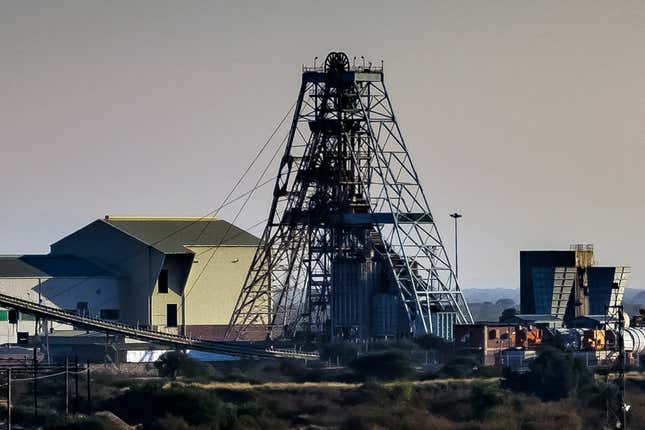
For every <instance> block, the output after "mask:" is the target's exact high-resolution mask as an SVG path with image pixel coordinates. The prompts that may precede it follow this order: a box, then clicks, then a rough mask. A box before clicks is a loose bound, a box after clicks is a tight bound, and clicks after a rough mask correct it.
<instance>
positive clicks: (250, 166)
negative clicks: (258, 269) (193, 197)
mask: <svg viewBox="0 0 645 430" xmlns="http://www.w3.org/2000/svg"><path fill="white" fill-rule="evenodd" d="M295 106H296V102H294V103H293V104H292V105H291V107H289V109H288V110H287V112H286V113H285V115H284V116H283V117H282V119H281V120H280V121H279V122H278V124H277V125H276V126H275V127H274V129H273V131H272V132H271V134H270V135H269V138H268V139H267V140H266V142H264V144H263V145H262V146H261V147H260V149H259V151H258V152H257V154H255V156H254V157H253V159H252V160H251V163H250V164H249V165H248V166H247V167H246V169H245V170H244V172H243V173H242V175H241V176H240V178H239V179H238V180H237V182H236V183H235V185H234V186H233V188H232V189H231V190H230V191H229V193H228V194H227V195H226V197H225V199H224V202H223V203H222V204H221V205H220V206H219V207H217V208H215V209H213V210H212V211H209V212H208V213H206V214H205V215H202V216H201V217H199V218H197V219H196V220H194V221H191V222H190V223H188V224H186V225H183V226H182V227H180V228H177V229H176V230H174V231H172V232H171V233H169V234H167V235H166V236H164V237H162V238H160V239H158V240H156V241H154V242H152V243H151V244H149V246H152V247H154V246H155V245H158V244H159V243H161V242H163V241H165V240H167V239H169V238H171V237H172V236H174V235H176V234H178V233H180V232H182V231H184V230H186V229H188V228H190V227H192V226H193V225H195V224H197V223H198V222H201V221H202V220H204V219H205V218H208V217H211V216H214V215H217V214H218V213H219V211H220V210H221V209H223V208H225V207H227V206H230V205H231V204H232V203H234V202H236V201H238V200H240V199H242V198H243V197H244V196H247V195H251V194H253V192H255V190H257V189H258V188H261V187H263V186H265V185H267V184H268V183H270V182H272V181H273V180H274V179H275V177H274V178H271V179H268V180H267V181H265V182H263V183H256V184H255V186H254V187H253V188H252V189H250V190H249V191H247V192H245V193H243V194H241V195H239V196H237V197H235V198H234V199H230V197H231V195H232V194H233V193H234V192H235V190H236V189H237V188H238V186H239V185H240V184H241V182H242V181H243V180H244V178H245V177H246V175H247V174H248V173H249V171H250V170H251V169H252V168H253V166H254V165H255V163H256V162H257V160H258V159H259V158H260V156H261V155H262V153H263V152H264V151H265V150H266V148H267V147H268V146H269V143H270V142H271V140H272V139H273V137H275V135H276V134H277V132H278V130H279V129H280V127H281V126H282V125H283V124H284V122H285V121H286V119H287V118H288V117H289V115H290V114H291V112H292V111H293V109H294V107H295ZM273 158H275V154H274V156H273V157H272V158H271V161H273ZM264 171H266V168H265V170H264ZM263 176H264V174H263V175H262V176H261V178H262V177H263ZM229 199H230V200H229ZM247 201H248V199H247ZM234 222H235V221H234ZM207 226H208V224H206V225H205V226H204V228H203V229H202V231H201V232H200V234H199V235H198V236H197V238H196V239H195V240H198V239H199V238H200V237H201V235H202V234H203V233H204V231H205V229H206V227H207ZM229 229H230V226H229ZM218 246H219V245H218ZM142 253H143V251H137V252H135V253H134V254H131V255H129V256H126V257H124V258H123V259H121V260H119V261H118V263H123V262H125V261H128V260H131V259H133V258H134V257H136V256H138V255H140V254H142ZM88 281H89V278H86V279H83V280H82V281H80V282H78V283H76V284H74V285H72V286H70V287H68V288H66V289H65V290H63V291H60V292H58V293H57V294H54V295H52V296H50V297H49V298H50V299H54V298H56V297H59V296H61V295H63V294H65V293H67V292H69V291H71V290H73V289H75V288H77V287H79V286H81V285H83V284H84V283H85V282H88Z"/></svg>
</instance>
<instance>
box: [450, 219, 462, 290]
mask: <svg viewBox="0 0 645 430" xmlns="http://www.w3.org/2000/svg"><path fill="white" fill-rule="evenodd" d="M462 216H463V215H462V214H460V213H457V212H455V213H452V214H450V217H451V218H452V219H454V220H455V279H459V260H458V258H459V254H458V253H457V220H458V219H459V218H461V217H462Z"/></svg>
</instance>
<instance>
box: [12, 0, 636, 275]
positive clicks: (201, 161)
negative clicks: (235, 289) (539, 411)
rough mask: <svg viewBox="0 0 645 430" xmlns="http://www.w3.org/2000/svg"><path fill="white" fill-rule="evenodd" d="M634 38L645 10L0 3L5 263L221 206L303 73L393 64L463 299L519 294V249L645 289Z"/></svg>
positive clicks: (256, 215) (448, 4)
mask: <svg viewBox="0 0 645 430" xmlns="http://www.w3.org/2000/svg"><path fill="white" fill-rule="evenodd" d="M643 41H645V3H644V2H642V1H609V0H608V1H566V2H565V1H540V2H537V1H518V0H514V1H489V2H484V1H470V2H461V1H442V2H439V1H419V2H412V1H399V2H393V1H375V0H369V1H343V2H331V1H328V2H325V1H317V2H309V1H292V2H286V1H270V2H268V1H257V2H244V1H230V2H220V1H209V2H206V1H204V2H198V1H181V2H179V1H135V2H130V1H55V2H54V1H23V0H15V1H6V0H4V1H2V0H0V62H1V63H2V66H1V67H0V145H1V149H2V152H1V153H0V198H1V199H2V202H3V205H2V210H0V252H1V253H9V254H16V253H39V252H47V251H48V245H49V244H50V243H52V242H54V241H55V240H57V239H59V238H61V237H62V236H64V235H65V234H67V233H69V232H71V231H73V230H75V229H77V228H79V227H81V226H83V225H84V224H86V223H88V222H90V221H91V220H93V219H95V218H98V217H101V216H103V215H105V214H106V213H114V214H150V215H168V214H178V215H202V214H204V213H206V212H208V211H210V210H212V209H214V208H215V207H217V206H218V205H219V203H220V202H221V201H222V200H223V198H224V196H225V195H226V194H227V193H228V191H229V190H230V189H231V187H232V186H233V184H234V183H235V180H236V178H237V177H238V176H239V175H240V173H241V172H242V171H243V170H244V168H245V167H246V166H247V165H248V163H249V161H250V159H251V158H252V157H253V155H254V154H255V153H256V151H257V150H258V148H259V147H260V146H261V145H262V144H263V143H264V141H265V140H266V139H267V137H268V136H269V134H270V133H271V131H272V129H273V127H274V126H275V124H276V123H277V122H278V121H279V120H280V118H281V117H282V116H283V115H284V113H285V112H286V110H287V109H288V107H289V106H290V105H291V103H293V101H294V100H295V97H296V95H297V91H298V86H299V81H300V67H301V65H302V64H303V63H311V62H312V60H313V57H314V56H319V57H324V56H325V55H326V54H327V52H329V51H331V50H344V51H346V52H347V53H348V54H349V55H350V57H352V56H361V55H364V56H366V57H369V58H371V59H373V60H375V61H380V59H383V60H384V61H385V70H386V84H387V86H388V90H389V92H390V95H391V98H392V101H393V103H394V107H395V109H396V112H397V118H398V119H399V122H400V125H401V127H402V130H403V133H404V136H405V138H406V139H407V144H408V147H409V149H410V152H411V153H412V156H413V159H414V161H415V164H416V168H417V170H418V172H419V174H420V176H421V179H422V181H423V184H424V186H425V188H426V190H427V191H428V192H429V199H430V204H431V206H432V210H433V213H434V215H435V218H436V219H438V220H439V228H440V230H441V231H442V234H443V236H444V239H445V242H446V245H447V246H448V249H449V252H450V253H451V254H452V246H453V241H452V230H451V228H452V226H451V219H450V218H449V217H448V214H449V213H451V212H452V211H453V210H455V209H457V210H459V211H461V212H463V214H464V218H463V219H462V228H461V230H460V248H461V250H462V251H461V252H460V268H461V269H460V272H461V280H462V286H464V287H517V286H518V284H519V276H518V267H517V266H518V264H519V255H518V251H519V250H520V249H543V248H567V247H568V245H569V244H570V243H594V244H595V245H596V248H597V252H598V254H599V260H600V263H601V264H606V265H611V264H626V265H631V266H632V267H633V271H634V275H633V277H632V283H631V286H633V287H645V274H644V273H643V272H645V264H643V263H644V262H645V244H644V243H643V242H645V228H644V227H643V225H642V222H641V221H642V219H644V218H645V195H644V192H643V184H644V183H645V169H644V168H643V164H644V161H645V121H644V118H645V78H644V77H643V76H645V50H644V49H643ZM283 135H284V133H283V132H281V134H280V135H279V137H282V136H283ZM277 140H278V141H279V139H277ZM277 143H278V142H276V144H277ZM260 167H262V166H260ZM272 172H273V170H272ZM243 189H248V185H247V186H246V188H244V187H242V188H240V190H243ZM268 204H269V193H268V189H267V191H266V192H264V193H262V194H259V195H257V196H255V197H254V198H253V199H252V200H251V201H250V202H249V204H248V206H247V207H246V209H245V210H244V211H243V213H242V214H241V216H240V218H239V219H238V222H237V223H238V224H239V225H240V226H241V227H247V226H249V225H252V224H254V223H256V222H257V221H260V220H262V219H263V218H264V217H265V216H266V212H267V210H268ZM220 216H223V217H225V218H227V219H232V218H233V217H234V216H235V211H234V210H233V211H229V212H228V213H221V214H220ZM255 232H256V233H257V229H256V230H255Z"/></svg>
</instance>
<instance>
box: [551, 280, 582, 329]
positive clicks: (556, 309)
mask: <svg viewBox="0 0 645 430" xmlns="http://www.w3.org/2000/svg"><path fill="white" fill-rule="evenodd" d="M577 274H578V269H576V268H575V267H556V268H555V270H554V276H553V295H552V296H551V315H554V316H556V317H558V318H560V319H564V314H565V312H566V311H567V304H568V302H569V298H570V296H571V290H572V289H573V287H574V284H575V282H576V276H577Z"/></svg>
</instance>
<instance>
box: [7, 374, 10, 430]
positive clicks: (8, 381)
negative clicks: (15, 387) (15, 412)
mask: <svg viewBox="0 0 645 430" xmlns="http://www.w3.org/2000/svg"><path fill="white" fill-rule="evenodd" d="M7 430H11V368H9V369H7Z"/></svg>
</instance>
